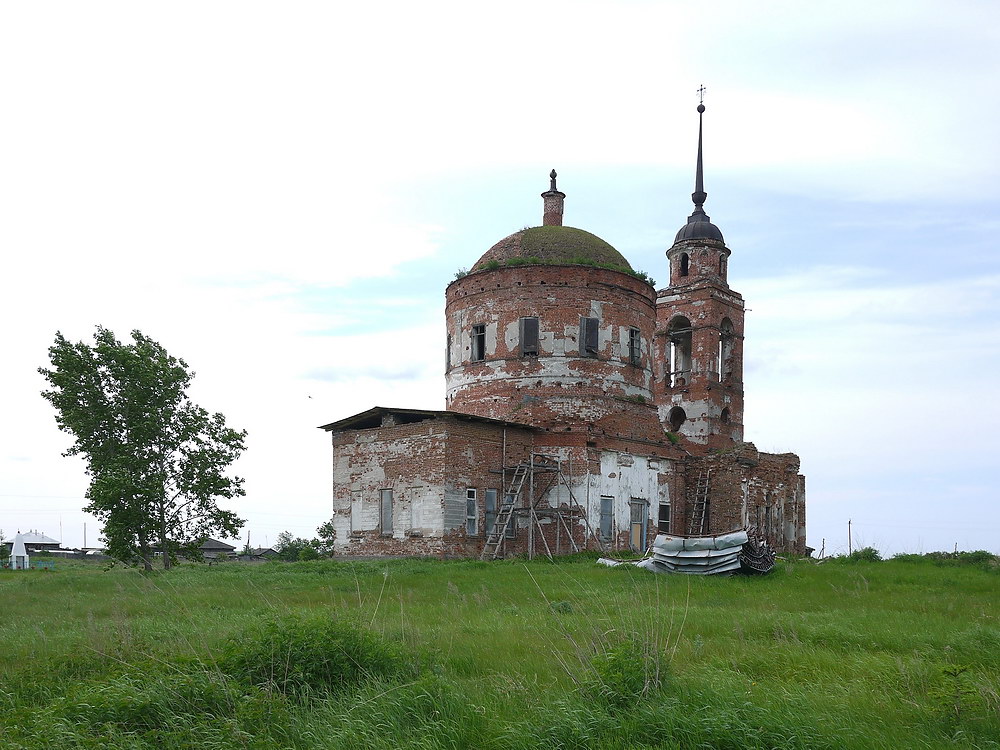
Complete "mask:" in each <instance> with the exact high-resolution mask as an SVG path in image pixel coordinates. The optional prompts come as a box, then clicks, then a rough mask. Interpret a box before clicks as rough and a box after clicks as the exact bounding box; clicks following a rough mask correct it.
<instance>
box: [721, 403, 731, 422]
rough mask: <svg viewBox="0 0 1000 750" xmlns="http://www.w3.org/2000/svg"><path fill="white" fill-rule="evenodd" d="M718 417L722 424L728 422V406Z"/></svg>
mask: <svg viewBox="0 0 1000 750" xmlns="http://www.w3.org/2000/svg"><path fill="white" fill-rule="evenodd" d="M719 419H720V420H721V421H722V424H729V407H728V406H727V407H726V408H725V409H723V410H722V414H720V415H719Z"/></svg>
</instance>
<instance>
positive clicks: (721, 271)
mask: <svg viewBox="0 0 1000 750" xmlns="http://www.w3.org/2000/svg"><path fill="white" fill-rule="evenodd" d="M719 276H721V277H722V278H725V277H726V256H725V255H724V254H723V253H719Z"/></svg>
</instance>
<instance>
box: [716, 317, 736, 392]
mask: <svg viewBox="0 0 1000 750" xmlns="http://www.w3.org/2000/svg"><path fill="white" fill-rule="evenodd" d="M735 340H736V333H735V330H734V328H733V321H731V320H730V319H729V318H723V319H722V323H720V324H719V380H721V381H723V382H725V381H726V380H727V379H728V378H731V377H732V375H733V342H734V341H735Z"/></svg>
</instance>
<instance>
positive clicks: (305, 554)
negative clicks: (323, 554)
mask: <svg viewBox="0 0 1000 750" xmlns="http://www.w3.org/2000/svg"><path fill="white" fill-rule="evenodd" d="M299 560H302V561H303V562H304V561H306V560H319V551H318V550H317V549H316V548H315V547H313V546H311V545H309V546H306V547H303V548H302V549H300V550H299Z"/></svg>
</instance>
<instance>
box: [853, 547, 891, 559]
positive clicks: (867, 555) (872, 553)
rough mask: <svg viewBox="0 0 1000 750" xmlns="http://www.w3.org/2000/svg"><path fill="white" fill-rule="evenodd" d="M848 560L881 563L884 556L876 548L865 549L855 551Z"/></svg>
mask: <svg viewBox="0 0 1000 750" xmlns="http://www.w3.org/2000/svg"><path fill="white" fill-rule="evenodd" d="M846 559H847V560H850V561H851V562H881V561H882V555H881V554H880V553H879V551H878V550H877V549H875V548H874V547H863V548H861V549H856V550H854V552H852V553H851V554H849V555H848V556H847V558H846Z"/></svg>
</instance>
